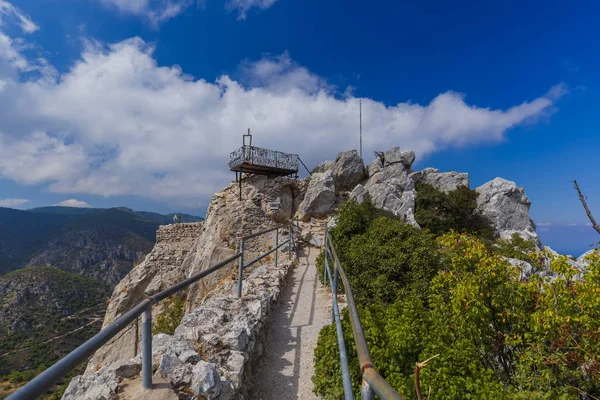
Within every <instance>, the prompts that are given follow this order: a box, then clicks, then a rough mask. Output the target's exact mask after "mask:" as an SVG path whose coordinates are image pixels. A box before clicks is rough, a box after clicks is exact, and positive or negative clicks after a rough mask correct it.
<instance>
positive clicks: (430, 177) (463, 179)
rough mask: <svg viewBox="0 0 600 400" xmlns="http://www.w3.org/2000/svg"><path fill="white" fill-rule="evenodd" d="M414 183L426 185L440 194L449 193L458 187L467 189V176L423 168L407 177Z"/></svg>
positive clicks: (461, 173) (462, 173) (460, 173)
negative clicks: (439, 191) (440, 192)
mask: <svg viewBox="0 0 600 400" xmlns="http://www.w3.org/2000/svg"><path fill="white" fill-rule="evenodd" d="M409 176H410V178H411V179H412V180H413V181H414V182H415V183H417V182H423V183H427V184H429V185H431V186H433V187H434V188H436V189H438V190H441V191H442V192H446V193H448V192H451V191H453V190H456V189H458V188H459V187H460V186H466V187H469V174H467V173H465V172H455V171H450V172H439V171H438V170H437V169H436V168H425V169H424V170H422V171H418V172H413V173H412V174H410V175H409Z"/></svg>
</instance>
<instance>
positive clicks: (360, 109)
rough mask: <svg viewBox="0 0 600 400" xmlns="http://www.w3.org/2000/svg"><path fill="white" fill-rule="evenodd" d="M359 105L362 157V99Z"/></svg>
mask: <svg viewBox="0 0 600 400" xmlns="http://www.w3.org/2000/svg"><path fill="white" fill-rule="evenodd" d="M358 107H359V108H358V110H359V111H358V113H359V120H360V156H361V157H362V100H358Z"/></svg>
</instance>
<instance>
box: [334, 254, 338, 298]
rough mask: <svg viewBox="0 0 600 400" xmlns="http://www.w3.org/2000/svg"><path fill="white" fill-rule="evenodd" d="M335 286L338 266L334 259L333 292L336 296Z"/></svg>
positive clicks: (336, 285)
mask: <svg viewBox="0 0 600 400" xmlns="http://www.w3.org/2000/svg"><path fill="white" fill-rule="evenodd" d="M337 287H338V268H337V264H336V263H335V261H334V262H333V293H335V295H336V296H337V292H338V290H337Z"/></svg>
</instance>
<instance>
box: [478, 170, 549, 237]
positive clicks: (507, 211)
mask: <svg viewBox="0 0 600 400" xmlns="http://www.w3.org/2000/svg"><path fill="white" fill-rule="evenodd" d="M475 190H477V192H478V193H479V196H478V198H477V208H478V210H479V211H481V213H482V214H483V215H484V216H486V217H488V218H489V219H490V221H491V222H492V224H493V226H494V227H495V228H496V231H497V232H498V234H499V235H500V237H501V238H503V239H510V238H511V237H512V235H513V234H514V233H517V234H519V235H520V236H521V237H522V238H524V239H526V240H534V241H535V243H536V245H537V246H538V247H539V248H541V247H542V243H541V241H540V238H539V237H538V235H537V232H536V230H535V223H534V222H533V220H532V219H531V218H529V207H530V206H531V201H530V200H529V198H528V197H527V195H526V194H525V191H524V190H523V188H522V187H518V186H517V184H516V183H515V182H511V181H507V180H506V179H502V178H496V179H494V180H492V181H489V182H487V183H484V184H483V185H481V186H479V187H478V188H477V189H475Z"/></svg>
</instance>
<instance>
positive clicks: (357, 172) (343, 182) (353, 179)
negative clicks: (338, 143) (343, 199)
mask: <svg viewBox="0 0 600 400" xmlns="http://www.w3.org/2000/svg"><path fill="white" fill-rule="evenodd" d="M330 170H331V171H332V172H333V176H334V179H335V191H336V193H340V192H344V191H349V190H352V189H353V188H354V187H355V186H356V185H358V184H359V183H361V182H362V181H364V180H365V178H366V173H365V164H364V162H363V159H362V157H361V156H360V155H359V154H358V152H357V151H356V150H349V151H344V152H341V153H339V154H338V156H337V157H336V159H335V161H334V162H333V164H331V166H330Z"/></svg>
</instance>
